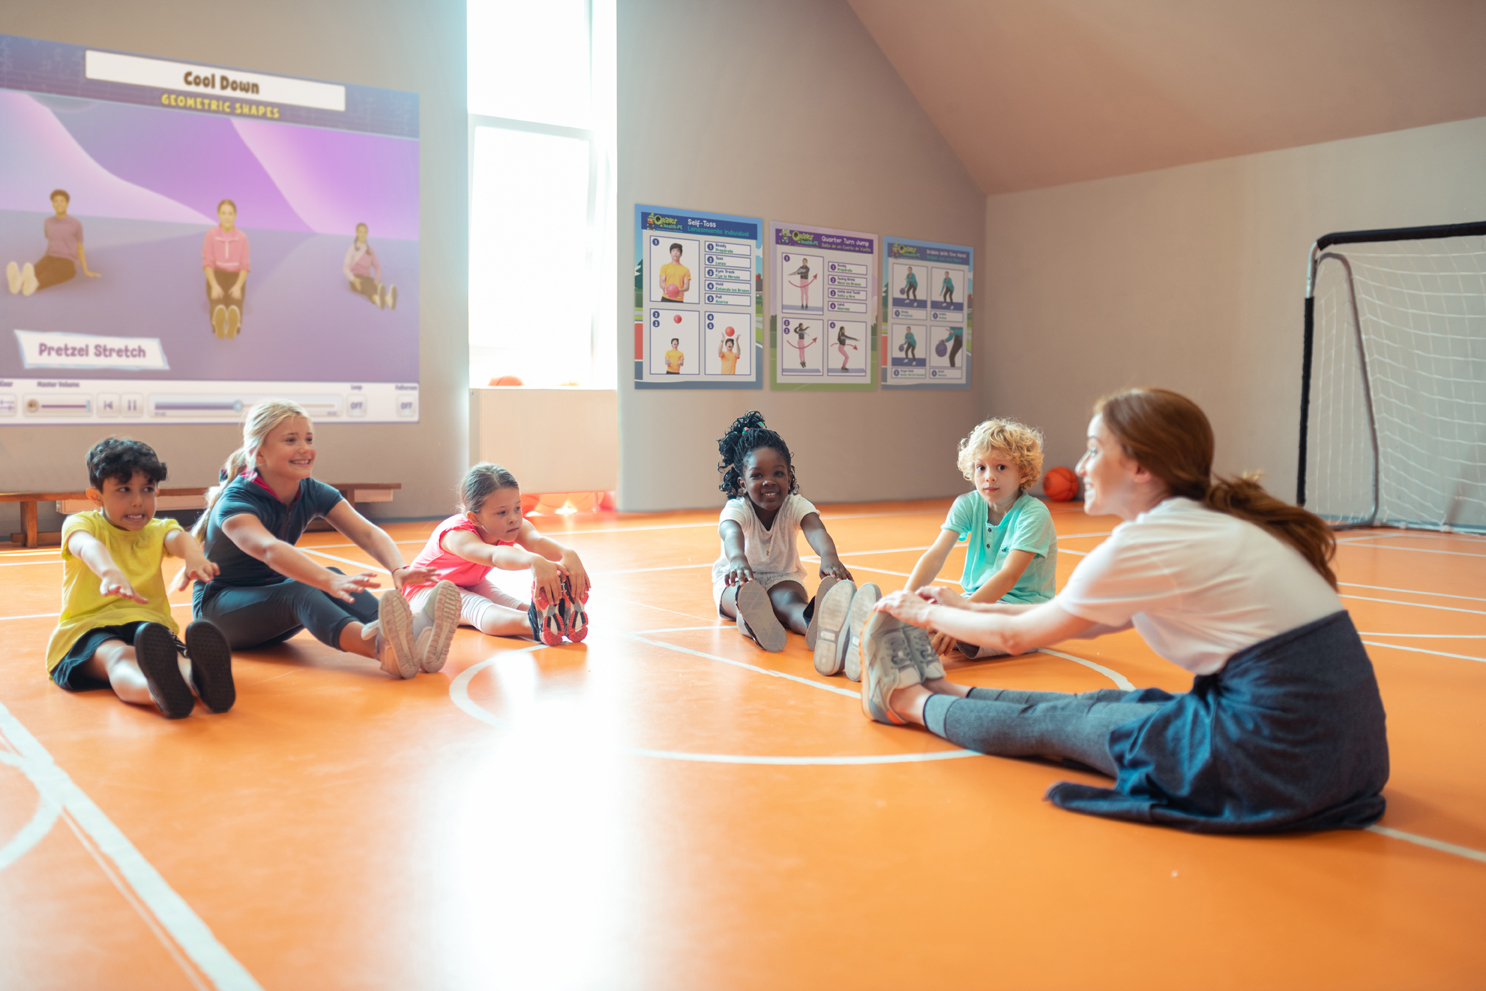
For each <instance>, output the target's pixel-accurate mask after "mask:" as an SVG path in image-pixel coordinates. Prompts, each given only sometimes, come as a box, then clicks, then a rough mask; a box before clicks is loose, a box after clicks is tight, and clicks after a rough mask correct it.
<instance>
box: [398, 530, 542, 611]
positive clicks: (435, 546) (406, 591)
mask: <svg viewBox="0 0 1486 991" xmlns="http://www.w3.org/2000/svg"><path fill="white" fill-rule="evenodd" d="M455 530H468V531H470V532H471V533H473V534H474V535H475V536H477V537H479V538H480V539H481V540H485V535H484V534H482V533H481V532H480V528H479V527H478V526H476V525H475V524H474V523H471V522H470V519H469V517H468V516H465V515H464V514H463V513H456V514H454V515H453V516H451V517H449V518H448V519H447V520H445V521H444V522H442V523H440V524H439V525H438V526H436V527H434V528H433V533H432V534H430V535H429V538H428V543H426V544H424V545H423V550H421V551H419V552H418V556H417V557H415V558H413V563H412V564H410V565H409V567H412V568H433V569H434V576H433V581H431V582H428V583H427V584H424V585H404V586H403V587H402V594H403V595H404V596H405V597H407V598H412V597H413V593H414V592H416V591H418V590H419V589H420V588H427V587H428V586H429V585H436V584H438V583H439V582H441V581H451V582H453V583H454V584H456V585H466V586H468V585H478V584H479V583H480V582H481V581H483V580H484V579H485V576H486V575H488V574H490V572H491V568H490V566H489V565H486V564H476V563H475V562H473V561H466V560H465V559H464V558H462V557H460V556H459V555H458V554H455V553H453V552H451V551H446V550H444V548H443V542H444V535H445V534H448V533H453V532H454V531H455ZM485 543H487V544H494V545H497V546H501V547H510V546H512V545H513V544H515V543H516V542H515V541H514V540H485Z"/></svg>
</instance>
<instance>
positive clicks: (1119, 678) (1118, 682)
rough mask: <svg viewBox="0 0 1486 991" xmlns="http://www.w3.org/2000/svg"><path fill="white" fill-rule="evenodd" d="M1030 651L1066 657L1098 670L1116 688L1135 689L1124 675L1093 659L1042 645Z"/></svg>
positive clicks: (1128, 690)
mask: <svg viewBox="0 0 1486 991" xmlns="http://www.w3.org/2000/svg"><path fill="white" fill-rule="evenodd" d="M1032 653H1034V654H1052V655H1053V656H1054V657H1062V658H1066V659H1067V660H1070V661H1072V662H1073V663H1075V664H1082V665H1083V666H1084V667H1086V668H1093V669H1094V670H1095V671H1098V672H1099V673H1100V674H1102V675H1104V677H1106V678H1108V679H1109V680H1110V681H1112V682H1114V683H1115V687H1116V688H1123V689H1124V690H1125V691H1127V692H1133V691H1135V686H1134V685H1133V684H1131V682H1130V679H1129V678H1126V677H1125V676H1124V675H1122V674H1120V673H1119V672H1118V671H1116V670H1114V669H1113V668H1107V667H1105V666H1104V665H1103V664H1097V663H1095V662H1094V661H1086V660H1084V659H1083V658H1082V657H1074V656H1073V655H1072V654H1065V653H1063V652H1062V651H1061V650H1048V649H1047V648H1046V647H1043V648H1042V649H1041V650H1034V651H1032Z"/></svg>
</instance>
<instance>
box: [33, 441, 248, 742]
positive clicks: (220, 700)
mask: <svg viewBox="0 0 1486 991" xmlns="http://www.w3.org/2000/svg"><path fill="white" fill-rule="evenodd" d="M164 480H165V465H164V464H163V463H161V461H160V459H159V458H157V457H156V456H155V452H154V451H153V450H152V449H151V448H150V447H149V445H147V444H143V443H140V442H139V441H137V440H122V439H120V438H117V437H110V438H109V439H107V440H104V441H100V442H99V443H97V444H95V445H94V446H93V449H92V450H91V451H89V452H88V483H89V488H88V498H89V499H91V500H92V501H93V504H94V505H95V506H97V507H98V508H97V509H94V510H90V511H88V512H84V513H74V514H73V515H71V516H69V517H67V522H66V523H64V524H63V526H62V615H61V618H60V621H59V622H58V624H57V629H56V630H55V631H54V632H53V633H52V639H51V642H50V643H49V644H48V645H47V651H46V666H47V671H48V672H49V673H50V675H51V679H52V681H54V682H56V683H57V684H58V685H59V686H61V687H62V688H65V689H67V690H68V691H72V692H76V691H82V690H84V689H88V688H101V687H103V686H104V685H108V686H109V687H110V688H112V689H113V690H114V694H116V695H117V696H118V697H119V698H120V699H122V700H123V701H125V702H132V703H134V704H135V705H148V704H150V703H151V702H153V703H154V704H155V705H156V706H157V707H158V708H159V709H160V711H161V712H162V713H164V714H165V716H166V717H167V718H170V719H180V718H181V717H183V716H188V715H190V714H191V710H192V709H193V708H194V707H195V705H196V697H200V699H201V701H202V702H203V703H205V704H206V707H207V708H208V709H210V710H211V711H212V712H226V711H227V710H228V709H230V708H232V704H233V702H235V701H236V700H237V689H236V686H235V685H234V684H233V681H232V652H231V649H230V648H229V647H228V645H227V638H226V637H224V636H222V633H221V631H220V630H218V629H217V628H216V627H215V626H213V625H212V624H211V623H208V622H205V621H204V620H198V621H196V622H194V623H192V624H191V625H190V626H188V627H186V640H185V643H184V644H183V643H181V641H180V640H178V639H176V634H177V633H178V632H179V631H180V627H179V626H178V625H176V621H175V619H174V618H173V617H172V616H171V615H170V603H169V601H168V600H167V599H166V597H165V579H164V577H163V576H162V575H161V573H160V565H161V561H162V559H163V558H164V556H165V555H166V554H169V555H171V556H172V557H178V558H180V559H181V560H182V561H184V562H185V570H184V574H183V577H185V578H189V579H195V580H196V581H199V582H209V581H211V580H212V578H213V577H214V576H215V575H216V573H217V566H216V565H215V564H213V563H212V562H211V561H209V560H207V558H206V555H205V554H203V553H202V552H201V547H200V545H198V544H197V543H196V540H195V538H193V537H192V536H191V535H190V534H189V533H187V532H186V531H185V530H183V529H181V525H180V524H179V523H177V522H176V521H175V520H157V519H155V497H156V489H157V487H158V485H159V483H160V482H163V481H164ZM182 651H184V652H185V654H186V656H185V657H181V656H180V655H181V652H182Z"/></svg>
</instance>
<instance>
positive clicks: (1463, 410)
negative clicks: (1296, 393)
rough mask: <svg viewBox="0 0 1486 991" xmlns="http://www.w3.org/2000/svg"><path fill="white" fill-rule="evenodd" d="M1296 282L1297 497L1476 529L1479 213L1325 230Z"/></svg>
mask: <svg viewBox="0 0 1486 991" xmlns="http://www.w3.org/2000/svg"><path fill="white" fill-rule="evenodd" d="M1306 290H1307V291H1306V301H1305V316H1306V326H1305V350H1304V359H1303V366H1304V371H1303V379H1302V385H1301V417H1300V465H1299V469H1300V474H1299V483H1298V486H1297V489H1298V491H1297V500H1296V501H1297V502H1299V503H1300V505H1302V506H1305V507H1306V508H1307V509H1310V510H1311V511H1312V512H1314V513H1316V514H1317V515H1319V516H1321V517H1323V518H1325V519H1328V520H1330V521H1332V522H1333V523H1334V524H1335V525H1337V526H1406V527H1422V528H1427V529H1437V530H1451V529H1453V530H1464V531H1480V532H1486V223H1478V224H1450V225H1446V226H1442V227H1415V228H1399V229H1395V230H1380V231H1352V232H1348V233H1343V234H1328V235H1326V236H1325V237H1323V238H1321V239H1320V240H1318V241H1317V242H1316V244H1315V246H1314V247H1313V248H1312V249H1311V258H1310V272H1309V278H1308V280H1307V284H1306Z"/></svg>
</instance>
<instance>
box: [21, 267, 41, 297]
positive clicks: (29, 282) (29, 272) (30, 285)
mask: <svg viewBox="0 0 1486 991" xmlns="http://www.w3.org/2000/svg"><path fill="white" fill-rule="evenodd" d="M39 288H41V283H40V282H38V281H37V279H36V266H35V265H32V264H31V263H30V262H26V264H24V265H22V266H21V295H22V296H29V295H31V294H32V293H33V292H35V291H36V290H37V289H39Z"/></svg>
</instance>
